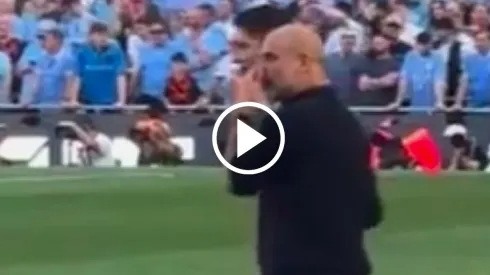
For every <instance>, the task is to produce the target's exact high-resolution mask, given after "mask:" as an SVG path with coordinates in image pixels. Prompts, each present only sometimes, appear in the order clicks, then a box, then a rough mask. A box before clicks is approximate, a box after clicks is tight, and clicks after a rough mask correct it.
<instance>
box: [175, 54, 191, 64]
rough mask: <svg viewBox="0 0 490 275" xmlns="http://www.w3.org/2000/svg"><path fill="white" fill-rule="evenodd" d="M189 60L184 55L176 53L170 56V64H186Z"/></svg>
mask: <svg viewBox="0 0 490 275" xmlns="http://www.w3.org/2000/svg"><path fill="white" fill-rule="evenodd" d="M188 61H189V60H188V59H187V57H186V56H185V54H184V53H182V52H178V53H176V54H174V55H173V56H172V62H180V63H187V62H188Z"/></svg>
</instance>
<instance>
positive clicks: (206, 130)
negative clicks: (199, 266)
mask: <svg viewBox="0 0 490 275" xmlns="http://www.w3.org/2000/svg"><path fill="white" fill-rule="evenodd" d="M137 114H138V111H134V110H133V112H119V113H94V114H89V115H87V116H90V117H91V118H92V119H93V120H94V121H95V122H96V125H97V127H98V128H99V129H100V130H101V131H102V132H104V133H106V134H107V135H109V136H110V137H111V138H112V142H113V149H114V150H113V152H114V154H115V156H114V157H115V159H116V161H117V162H118V163H119V164H120V165H121V166H123V167H135V166H137V160H138V155H139V148H138V147H137V146H136V145H135V144H134V143H133V142H132V141H131V140H130V139H129V138H128V132H129V129H130V127H131V125H132V123H133V122H134V121H135V118H136V116H137ZM357 114H358V116H359V119H360V121H361V122H362V124H363V125H364V127H365V128H366V130H367V131H368V132H372V131H374V129H376V128H377V127H378V126H379V124H380V123H381V122H382V121H383V120H385V119H386V118H387V117H391V118H396V119H397V120H398V123H397V124H396V125H393V126H392V127H391V129H390V131H391V132H392V133H393V134H395V135H400V136H404V135H406V134H409V133H410V132H412V131H414V130H415V129H417V128H420V127H424V128H426V129H428V130H429V132H430V133H431V135H432V136H433V137H434V139H435V141H436V142H437V144H438V145H439V147H440V149H441V151H442V153H443V156H444V157H445V158H446V159H447V158H448V157H449V156H450V154H451V147H450V144H449V142H448V140H447V138H445V137H443V135H442V133H443V131H444V128H445V127H446V125H447V123H446V120H447V118H446V114H444V113H429V112H412V113H407V112H404V113H386V112H384V113H380V112H372V111H369V112H367V111H358V112H357ZM77 116H79V115H77V114H67V113H63V112H60V111H57V110H46V111H42V112H40V113H35V114H32V113H29V114H27V113H24V112H11V113H1V114H0V137H1V139H0V159H2V160H8V161H9V162H13V163H16V162H17V163H26V164H27V165H28V166H30V167H49V166H55V165H77V164H79V163H80V160H79V159H78V156H77V154H76V152H77V148H78V147H79V146H80V144H79V143H78V142H74V141H69V140H59V139H58V138H56V135H55V131H54V129H55V127H56V125H57V124H58V123H59V122H60V121H66V120H74V119H75V118H76V117H77ZM218 116H219V112H214V113H201V114H199V113H190V112H181V113H179V112H177V113H171V114H168V115H166V120H167V122H168V123H169V124H170V125H171V127H172V132H173V133H174V138H173V140H174V141H175V142H176V143H177V144H178V145H180V147H181V148H182V151H183V159H184V162H185V164H191V165H219V162H218V160H217V157H216V156H215V154H214V151H213V148H212V142H211V132H212V128H213V121H216V118H217V117H218ZM32 117H37V119H39V123H37V124H36V125H35V126H28V125H26V124H25V120H26V118H32ZM464 122H465V124H466V125H467V128H468V129H469V132H470V135H471V136H474V137H476V139H477V140H478V143H479V144H481V145H482V146H484V147H485V148H486V147H487V145H488V144H489V143H490V115H489V114H487V113H483V112H481V113H477V112H475V113H470V112H468V113H465V116H464ZM318 127H322V125H321V120H319V122H318ZM339 127H341V125H339ZM286 142H287V138H286Z"/></svg>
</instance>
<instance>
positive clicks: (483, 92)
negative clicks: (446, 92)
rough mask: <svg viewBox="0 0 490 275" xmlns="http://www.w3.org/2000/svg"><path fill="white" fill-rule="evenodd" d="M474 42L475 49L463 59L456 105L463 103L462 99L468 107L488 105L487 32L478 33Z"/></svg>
mask: <svg viewBox="0 0 490 275" xmlns="http://www.w3.org/2000/svg"><path fill="white" fill-rule="evenodd" d="M475 44H476V48H477V51H476V52H475V53H471V54H469V55H467V56H466V57H465V58H464V60H463V76H462V81H461V84H460V90H459V93H458V96H457V98H456V103H457V107H461V106H462V105H463V101H464V99H466V100H467V103H468V106H470V107H487V106H490V38H489V33H488V32H480V33H478V34H477V35H476V37H475ZM465 97H466V98H465Z"/></svg>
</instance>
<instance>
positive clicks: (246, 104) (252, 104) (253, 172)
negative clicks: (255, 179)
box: [211, 102, 286, 175]
mask: <svg viewBox="0 0 490 275" xmlns="http://www.w3.org/2000/svg"><path fill="white" fill-rule="evenodd" d="M244 107H253V108H258V109H261V110H262V111H264V112H266V113H267V114H269V115H270V116H271V117H272V118H273V119H274V122H275V123H276V125H277V128H279V149H278V150H277V152H276V154H275V155H274V157H273V158H272V160H271V161H269V162H268V163H267V164H266V165H264V166H262V167H259V168H256V169H252V170H246V169H240V168H237V167H235V166H233V165H231V164H230V163H229V162H228V161H227V160H226V159H225V158H224V157H223V155H221V152H220V151H219V148H218V128H219V126H220V125H221V123H222V122H223V120H224V119H225V117H226V116H227V115H229V114H230V113H231V112H233V111H235V110H236V109H240V108H244ZM285 139H286V134H285V133H284V125H282V122H281V120H280V119H279V117H278V116H277V114H276V113H274V111H272V110H271V109H270V108H269V107H267V106H265V105H263V104H260V103H257V102H241V103H237V104H234V105H232V106H230V107H228V108H227V109H226V110H225V111H223V113H221V114H220V115H219V117H218V119H217V120H216V123H215V124H214V127H213V134H212V137H211V141H212V143H213V150H214V153H215V154H216V156H217V157H218V160H219V161H220V162H221V163H222V164H223V165H224V166H225V167H226V168H228V169H230V170H231V171H233V172H235V173H237V174H241V175H256V174H260V173H262V172H265V171H266V170H268V169H270V168H271V167H272V166H273V165H274V164H276V162H277V161H278V160H279V158H280V157H281V155H282V152H283V151H284V144H285Z"/></svg>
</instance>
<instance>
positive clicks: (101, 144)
mask: <svg viewBox="0 0 490 275" xmlns="http://www.w3.org/2000/svg"><path fill="white" fill-rule="evenodd" d="M56 131H57V133H56V134H57V135H58V136H59V137H63V138H69V139H74V140H78V141H80V142H81V143H82V144H83V146H82V148H80V150H79V157H80V160H81V161H82V164H83V165H84V166H93V167H114V166H115V164H116V162H115V160H114V157H113V155H112V143H111V139H110V138H109V136H107V135H106V134H104V133H102V132H100V131H98V130H97V128H96V127H95V124H94V123H93V121H92V120H90V119H89V118H85V119H83V121H81V122H80V123H76V122H73V121H61V122H60V123H59V124H58V127H57V128H56Z"/></svg>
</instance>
